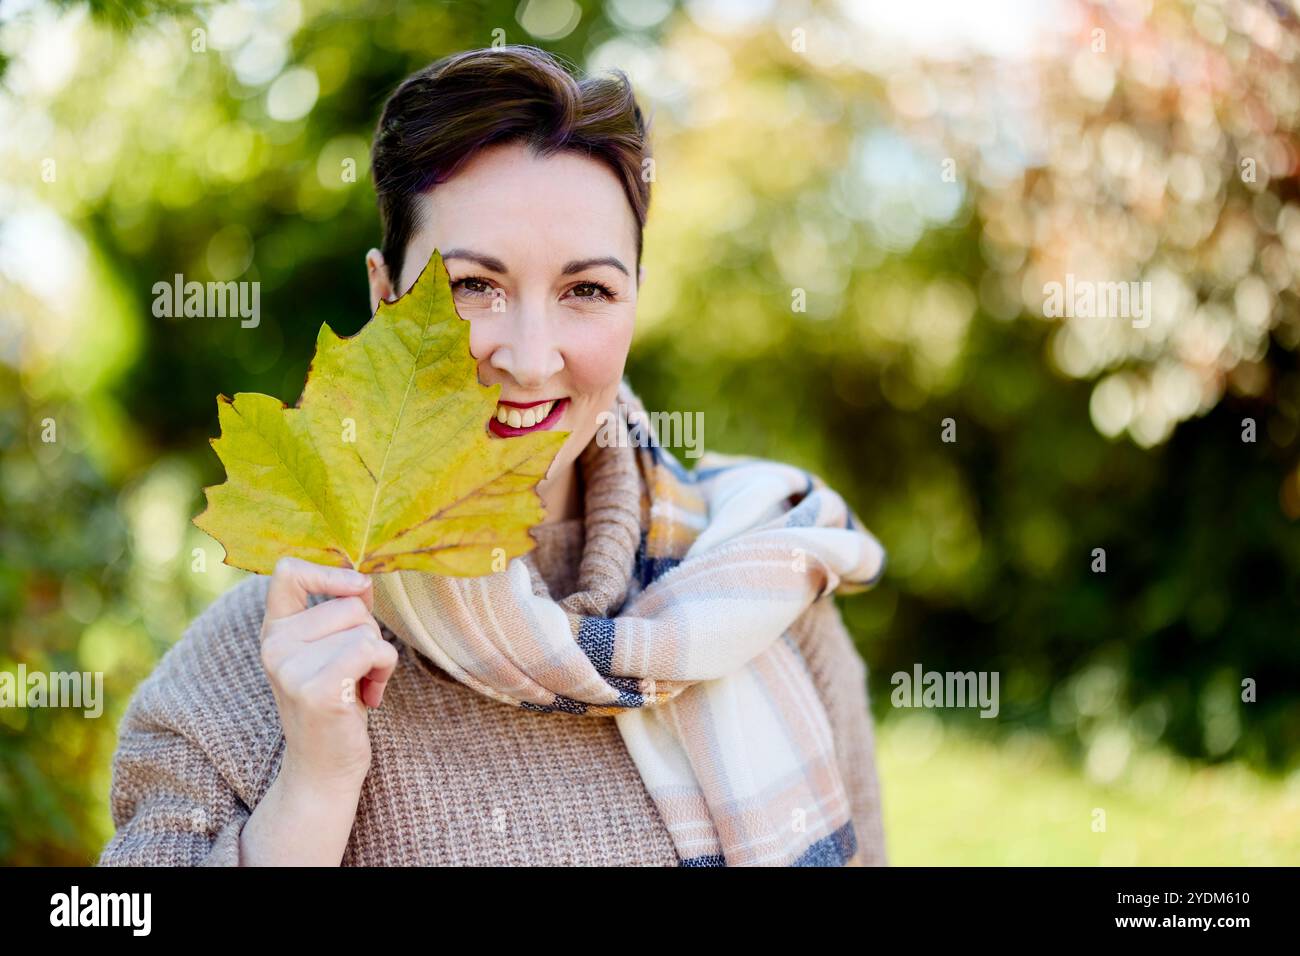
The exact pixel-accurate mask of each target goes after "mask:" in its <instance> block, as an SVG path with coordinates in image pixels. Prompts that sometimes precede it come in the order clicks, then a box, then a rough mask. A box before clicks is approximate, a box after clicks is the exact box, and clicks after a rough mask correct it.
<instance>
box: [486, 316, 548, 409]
mask: <svg viewBox="0 0 1300 956" xmlns="http://www.w3.org/2000/svg"><path fill="white" fill-rule="evenodd" d="M499 318H505V319H506V321H504V322H495V323H492V324H493V325H495V326H496V327H497V328H498V329H500V330H501V331H502V332H503V333H504V334H503V335H501V336H499V337H498V339H497V341H495V342H493V343H492V345H493V346H494V347H493V348H492V354H491V357H490V359H489V364H490V365H491V366H492V367H493V368H495V369H499V370H501V371H503V372H505V373H506V374H507V375H509V376H510V377H511V378H512V379H514V380H515V382H517V383H518V385H519V387H520V388H522V389H533V388H541V387H542V386H544V385H545V384H546V383H547V382H549V381H550V380H551V379H552V378H553V377H554V376H555V375H556V374H557V373H558V372H559V371H560V370H561V369H562V368H564V356H563V354H562V351H561V349H560V346H559V343H558V341H556V338H555V335H554V329H553V327H552V323H551V322H550V321H549V319H548V317H547V316H546V313H545V310H544V309H540V308H537V307H535V306H534V307H520V308H517V309H513V310H511V309H507V313H506V315H505V316H501V317H499Z"/></svg>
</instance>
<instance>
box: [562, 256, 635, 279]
mask: <svg viewBox="0 0 1300 956" xmlns="http://www.w3.org/2000/svg"><path fill="white" fill-rule="evenodd" d="M592 266H613V267H614V268H615V269H617V270H618V271H619V272H621V273H623V275H625V276H628V277H629V278H630V277H631V275H632V274H631V273H630V272H628V271H627V266H625V265H623V263H622V262H620V261H619V260H618V259H615V258H614V257H613V256H601V257H600V258H598V259H574V260H573V261H572V262H568V263H565V266H564V268H563V269H561V270H560V274H561V275H566V276H567V275H572V274H573V273H575V272H581V271H582V270H583V269H590V268H591V267H592Z"/></svg>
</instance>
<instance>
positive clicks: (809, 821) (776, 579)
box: [375, 382, 884, 866]
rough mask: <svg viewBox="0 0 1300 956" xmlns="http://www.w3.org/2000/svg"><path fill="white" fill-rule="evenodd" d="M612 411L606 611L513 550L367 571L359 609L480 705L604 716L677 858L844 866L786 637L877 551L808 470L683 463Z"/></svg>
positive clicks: (646, 426)
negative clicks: (476, 570)
mask: <svg viewBox="0 0 1300 956" xmlns="http://www.w3.org/2000/svg"><path fill="white" fill-rule="evenodd" d="M619 402H620V403H622V404H623V405H624V406H625V407H626V408H629V409H631V412H630V414H628V415H627V416H626V419H624V418H622V417H621V416H620V418H619V425H618V427H617V435H618V436H621V437H620V441H622V440H624V439H626V444H625V445H623V446H622V447H624V448H626V449H628V450H627V451H625V452H624V454H626V455H627V456H628V457H629V458H634V460H635V470H636V471H637V472H638V474H639V477H638V479H637V480H636V484H639V485H640V488H641V501H640V512H641V542H640V547H639V549H638V551H637V554H636V558H635V564H634V567H633V568H632V571H631V575H630V580H629V581H628V582H627V589H626V600H625V601H624V602H623V604H622V607H621V608H618V609H612V610H614V611H616V613H614V614H613V615H612V616H606V615H604V614H597V613H592V611H593V610H595V608H593V607H592V605H591V601H590V599H589V598H590V595H589V594H587V593H586V592H583V591H579V592H578V593H575V594H573V595H570V596H569V597H567V598H565V599H564V600H561V601H555V600H553V599H552V598H551V597H550V595H549V593H547V590H546V586H545V584H544V583H543V582H541V580H540V575H539V574H538V573H537V571H536V569H535V567H533V565H532V564H531V562H525V561H523V560H518V559H517V560H514V561H512V562H510V564H509V565H508V566H507V567H506V569H505V570H504V571H501V572H498V573H496V574H490V575H486V576H484V577H480V578H454V577H447V576H441V575H433V574H425V573H421V572H412V571H395V572H391V573H389V574H384V575H380V576H378V578H377V584H378V586H377V587H376V591H375V597H376V600H375V613H376V615H377V616H378V617H379V619H380V620H381V621H382V622H383V623H384V624H386V625H387V626H388V627H389V628H390V629H391V630H392V631H393V632H394V633H395V634H396V635H397V636H399V637H400V638H402V639H403V640H405V641H406V642H407V643H408V644H410V645H412V646H413V647H415V648H416V649H417V650H419V651H421V652H422V653H423V654H424V655H425V656H426V657H428V658H429V659H430V660H432V661H433V662H434V663H436V664H437V665H438V666H439V667H441V668H442V669H443V670H445V671H446V672H447V673H448V674H450V675H451V676H452V677H454V678H455V679H456V680H458V681H460V682H461V683H464V684H465V685H467V686H469V687H471V688H473V689H474V690H476V691H478V692H479V693H482V694H485V695H487V696H488V697H491V698H493V699H495V700H498V701H502V702H504V703H508V704H511V705H514V706H518V707H522V708H525V709H528V710H534V711H540V712H559V713H568V714H575V715H591V716H612V717H613V718H614V720H615V721H616V723H617V726H618V729H619V731H620V732H621V734H622V737H623V740H624V742H625V743H626V745H627V749H628V753H629V754H630V755H631V757H632V759H633V761H634V763H635V764H636V766H637V769H638V771H639V772H640V774H641V777H642V780H643V781H644V783H645V785H646V788H647V791H648V792H649V794H650V796H651V798H652V799H653V800H654V802H655V805H656V807H657V808H658V810H659V812H660V814H661V816H662V818H663V820H664V822H665V824H666V825H667V827H668V831H669V833H670V835H671V837H672V840H673V843H674V846H675V848H676V850H677V854H678V857H679V859H680V862H681V865H683V866H745V865H749V866H754V865H760V866H790V865H793V866H840V865H844V864H846V863H848V862H849V861H850V860H851V858H852V857H853V856H854V854H855V853H856V851H857V838H856V835H855V834H854V832H853V825H852V822H851V819H850V810H849V803H848V798H847V796H846V793H845V789H844V785H843V782H842V780H841V778H840V774H839V770H838V768H837V766H836V762H835V753H834V743H833V741H832V739H831V729H830V724H829V722H828V720H827V717H826V713H825V710H824V708H823V707H822V704H821V701H820V699H819V698H818V695H817V692H816V689H815V687H814V685H813V682H812V678H811V676H810V674H809V672H808V670H807V668H806V666H805V664H804V662H803V658H802V656H801V655H800V653H799V651H798V649H797V647H796V645H795V643H794V641H793V639H792V638H791V637H790V636H789V634H788V633H787V631H788V629H789V628H790V626H791V625H792V624H793V623H794V622H795V620H796V619H798V618H799V616H800V615H801V614H803V612H804V611H805V610H807V609H808V608H809V607H810V606H811V605H812V603H813V602H814V601H817V600H818V599H820V598H822V597H825V596H827V595H829V594H831V593H833V592H840V593H856V592H859V591H863V590H865V589H867V588H869V587H871V586H872V585H873V584H874V583H875V582H876V580H877V579H878V577H879V575H880V573H881V571H882V570H883V566H884V552H883V550H882V549H881V547H880V544H879V543H878V542H877V541H876V539H875V538H874V537H873V536H872V535H871V534H870V533H869V532H867V531H866V530H865V529H864V528H863V527H862V525H861V523H860V522H859V521H858V520H857V518H856V516H855V515H854V514H853V512H852V511H851V510H850V509H849V507H848V506H847V505H846V504H845V502H844V500H843V499H842V498H841V497H840V496H839V495H838V494H836V493H835V492H834V491H833V490H831V489H830V488H828V487H827V486H826V485H825V484H824V483H823V482H822V481H821V480H820V479H819V478H817V477H816V476H814V475H812V474H810V473H808V472H805V471H803V470H801V469H799V468H795V467H792V466H789V465H783V464H778V463H775V462H771V461H766V460H763V459H758V458H753V457H747V456H731V455H720V454H717V453H706V454H705V455H704V456H703V457H702V458H701V459H700V460H699V462H698V465H697V467H696V468H695V470H694V471H693V472H690V473H688V472H686V471H685V470H684V469H683V468H682V467H681V465H680V464H679V463H678V462H677V461H676V460H675V459H674V458H673V456H672V455H671V454H670V453H669V452H667V451H666V450H664V449H663V448H661V447H659V445H658V442H657V439H656V438H655V436H654V434H653V431H652V429H651V427H650V420H649V419H648V417H646V415H645V410H644V407H643V406H642V404H641V402H640V401H639V400H638V399H637V398H636V396H635V395H634V394H633V393H632V392H631V389H630V388H629V387H628V385H627V383H626V382H624V383H623V386H622V388H621V389H620V393H619ZM606 434H608V433H606ZM594 446H595V441H594V440H593V445H592V446H589V447H588V449H587V450H586V451H585V452H584V455H588V454H589V453H593V452H594V450H595V449H594ZM610 453H611V454H612V453H613V449H610ZM632 487H635V485H633V486H632ZM588 544H589V545H590V542H588ZM585 564H586V557H585V556H584V565H585Z"/></svg>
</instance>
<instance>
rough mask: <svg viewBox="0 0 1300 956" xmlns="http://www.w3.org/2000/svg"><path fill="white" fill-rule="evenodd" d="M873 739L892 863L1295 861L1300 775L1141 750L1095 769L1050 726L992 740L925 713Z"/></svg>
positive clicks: (897, 721)
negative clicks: (1100, 824)
mask: <svg viewBox="0 0 1300 956" xmlns="http://www.w3.org/2000/svg"><path fill="white" fill-rule="evenodd" d="M877 747H878V753H877V757H878V761H879V770H880V779H881V788H882V801H883V804H884V817H885V833H886V838H887V841H888V853H889V862H890V863H891V864H892V865H895V866H922V865H925V866H932V865H938V866H949V865H951V866H965V865H972V864H979V865H990V866H1038V865H1067V866H1095V865H1103V866H1165V865H1168V866H1185V865H1221V866H1261V865H1262V866H1272V865H1296V864H1300V774H1298V775H1293V776H1292V777H1291V778H1289V779H1288V780H1278V779H1274V778H1269V777H1265V776H1263V775H1261V774H1259V773H1256V772H1254V771H1252V770H1249V769H1247V768H1246V767H1244V766H1241V765H1236V764H1227V765H1219V766H1201V765H1198V764H1193V763H1188V762H1186V761H1183V760H1180V759H1178V758H1175V757H1171V756H1169V755H1167V754H1165V753H1162V752H1151V751H1147V752H1135V753H1133V754H1129V755H1127V757H1126V759H1124V760H1121V761H1119V762H1115V761H1111V762H1110V763H1109V764H1107V766H1109V767H1110V768H1111V769H1110V772H1109V775H1110V776H1112V777H1113V779H1111V780H1110V781H1109V782H1099V781H1098V780H1096V779H1093V777H1095V776H1097V775H1098V773H1097V772H1094V774H1092V775H1091V776H1090V775H1089V774H1088V773H1086V772H1085V770H1084V768H1081V767H1077V766H1073V765H1071V763H1070V762H1068V761H1067V760H1066V759H1065V758H1063V757H1062V756H1060V755H1059V754H1058V753H1057V751H1056V750H1055V749H1054V748H1053V747H1052V746H1051V745H1050V743H1049V742H1048V741H1047V739H1046V738H1045V737H1041V736H1035V735H1031V734H1029V733H1028V732H1024V733H1020V734H1017V735H1014V736H1013V737H1011V738H1010V739H1009V741H1008V742H1006V743H1003V744H995V743H988V742H985V741H983V740H979V739H976V738H974V737H972V736H970V735H967V734H965V733H963V732H961V731H959V730H954V729H952V728H950V727H944V726H943V725H942V724H940V722H939V721H938V720H937V718H935V717H934V716H933V715H928V714H907V715H902V716H899V717H896V718H894V719H891V720H889V721H888V722H885V723H882V724H880V725H878V728H877ZM1118 768H1122V769H1118ZM1096 810H1101V811H1104V814H1105V817H1104V824H1105V830H1104V832H1094V818H1095V816H1094V811H1096ZM1096 819H1100V817H1096Z"/></svg>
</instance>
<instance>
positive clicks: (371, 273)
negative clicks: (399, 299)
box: [366, 249, 395, 315]
mask: <svg viewBox="0 0 1300 956" xmlns="http://www.w3.org/2000/svg"><path fill="white" fill-rule="evenodd" d="M366 278H367V279H368V280H369V282H370V314H371V315H374V314H375V313H376V312H378V311H379V303H380V302H381V301H383V302H392V301H393V299H394V298H395V296H394V295H393V283H392V280H391V279H390V278H389V275H388V265H387V263H385V262H384V254H383V253H382V252H380V251H379V250H378V249H371V250H370V251H369V252H367V253H366Z"/></svg>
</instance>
